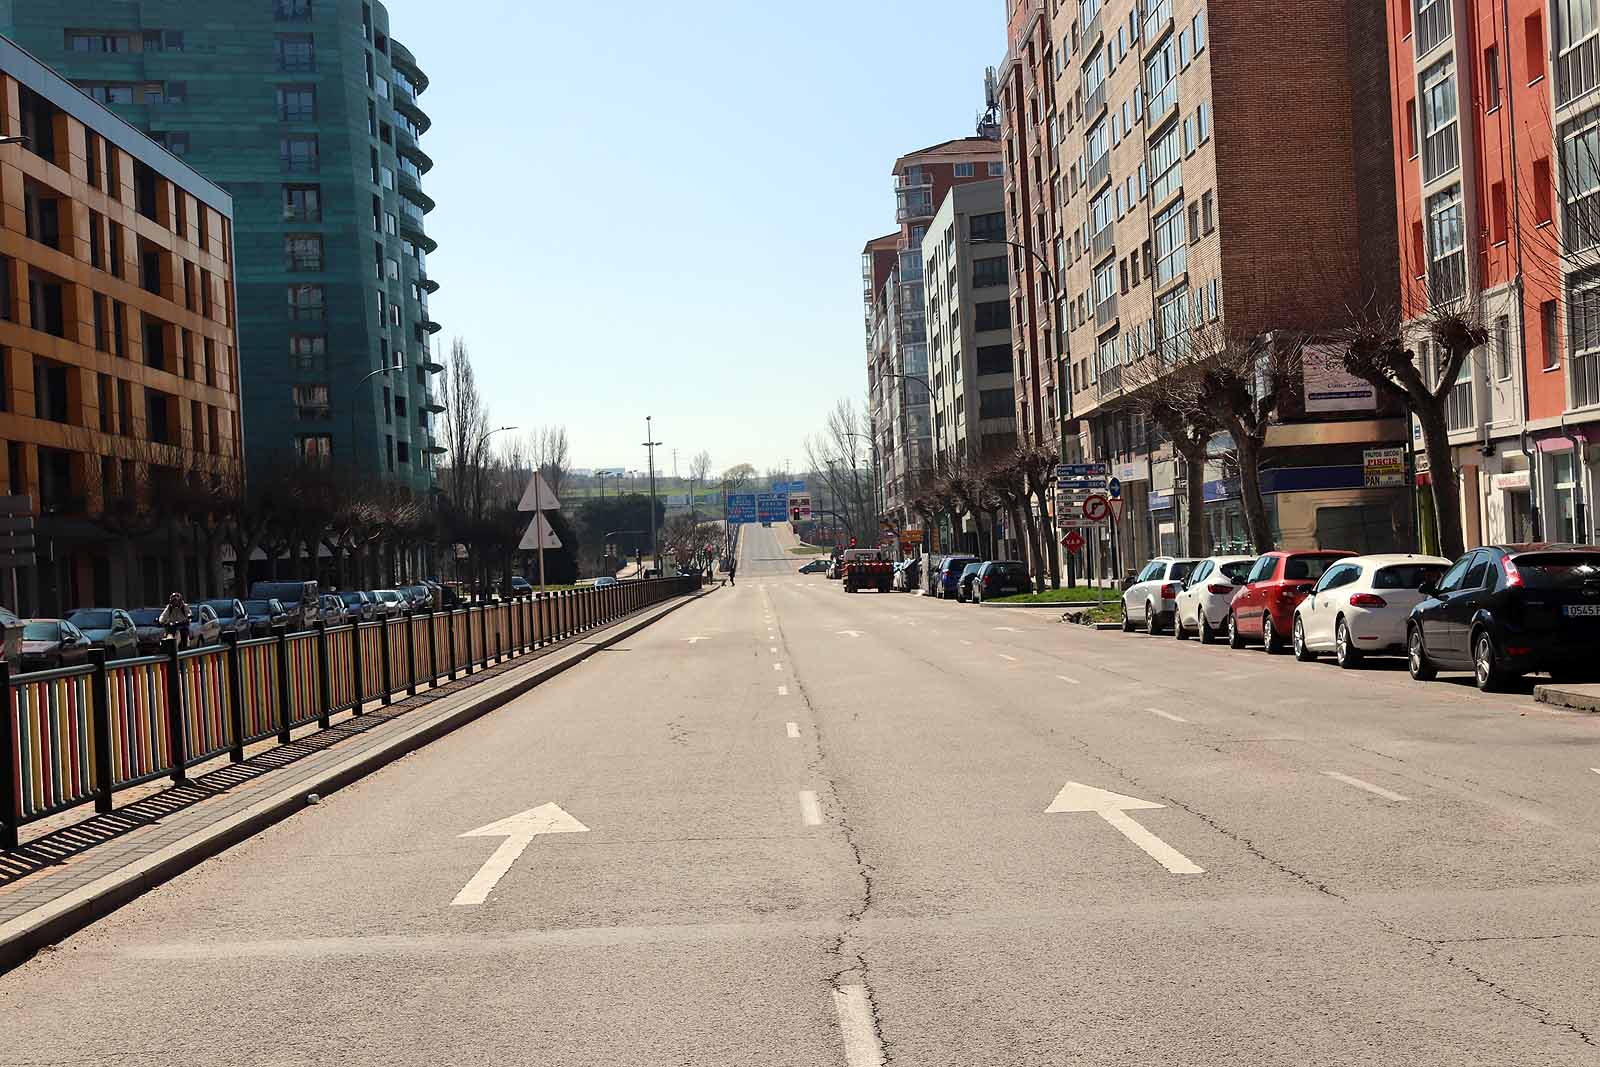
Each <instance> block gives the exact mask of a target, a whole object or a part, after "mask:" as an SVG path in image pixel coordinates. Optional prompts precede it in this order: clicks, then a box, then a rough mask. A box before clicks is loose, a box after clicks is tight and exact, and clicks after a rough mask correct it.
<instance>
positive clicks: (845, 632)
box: [835, 630, 861, 637]
mask: <svg viewBox="0 0 1600 1067" xmlns="http://www.w3.org/2000/svg"><path fill="white" fill-rule="evenodd" d="M835 633H837V634H838V635H839V636H840V637H860V636H861V631H860V630H836V631H835Z"/></svg>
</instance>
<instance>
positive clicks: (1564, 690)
mask: <svg viewBox="0 0 1600 1067" xmlns="http://www.w3.org/2000/svg"><path fill="white" fill-rule="evenodd" d="M1533 699H1535V700H1537V701H1539V702H1541V703H1544V704H1552V705H1554V706H1555V707H1558V708H1571V709H1572V710H1573V711H1591V712H1600V685H1585V686H1577V687H1573V688H1568V687H1565V686H1559V685H1536V686H1534V687H1533Z"/></svg>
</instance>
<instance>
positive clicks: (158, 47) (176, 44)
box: [143, 30, 183, 52]
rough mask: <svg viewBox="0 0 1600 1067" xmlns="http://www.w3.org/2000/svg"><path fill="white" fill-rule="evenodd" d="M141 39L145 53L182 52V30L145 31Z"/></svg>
mask: <svg viewBox="0 0 1600 1067" xmlns="http://www.w3.org/2000/svg"><path fill="white" fill-rule="evenodd" d="M143 37H144V50H145V51H146V52H181V51H183V31H182V30H145V31H144V34H143Z"/></svg>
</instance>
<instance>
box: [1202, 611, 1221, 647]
mask: <svg viewBox="0 0 1600 1067" xmlns="http://www.w3.org/2000/svg"><path fill="white" fill-rule="evenodd" d="M1200 643H1201V644H1202V645H1214V644H1216V643H1217V632H1216V631H1215V630H1213V629H1212V628H1211V620H1210V619H1208V618H1206V609H1205V608H1201V609H1200Z"/></svg>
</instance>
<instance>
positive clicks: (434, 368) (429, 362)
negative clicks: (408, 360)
mask: <svg viewBox="0 0 1600 1067" xmlns="http://www.w3.org/2000/svg"><path fill="white" fill-rule="evenodd" d="M419 366H421V367H422V369H423V370H425V371H427V372H428V373H429V374H442V373H443V372H444V364H443V363H440V362H439V357H437V356H435V355H434V354H433V353H432V352H426V353H424V354H423V356H422V362H421V363H420V364H419Z"/></svg>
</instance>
